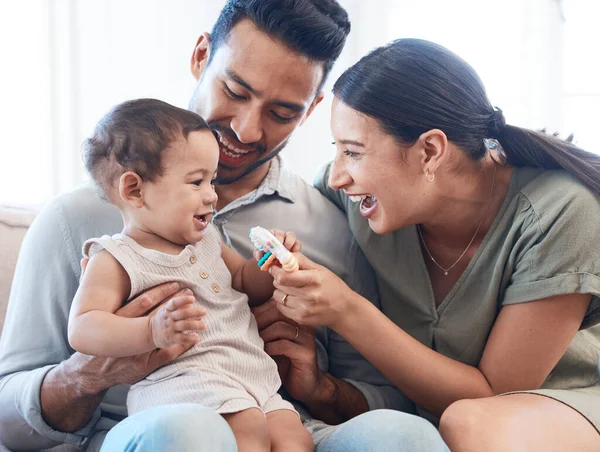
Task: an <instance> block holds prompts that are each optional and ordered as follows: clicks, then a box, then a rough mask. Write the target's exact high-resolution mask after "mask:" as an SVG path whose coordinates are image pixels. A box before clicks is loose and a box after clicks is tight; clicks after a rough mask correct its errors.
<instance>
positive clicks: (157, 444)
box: [101, 403, 237, 452]
mask: <svg viewBox="0 0 600 452" xmlns="http://www.w3.org/2000/svg"><path fill="white" fill-rule="evenodd" d="M170 450H173V451H177V452H236V451H237V446H236V444H235V437H234V436H233V432H232V431H231V429H230V428H229V425H228V424H227V422H225V419H223V417H222V416H221V415H220V414H218V413H217V412H216V411H214V410H211V409H210V408H205V407H203V406H202V405H198V404H194V403H182V404H178V405H165V406H160V407H156V408H151V409H149V410H145V411H142V412H140V413H137V414H134V415H133V416H129V417H128V418H126V419H124V420H122V421H121V422H119V423H118V424H117V425H116V426H115V427H113V428H112V429H111V430H110V432H108V434H107V435H106V438H105V439H104V443H103V444H102V449H101V452H119V451H123V452H146V451H148V452H150V451H152V452H155V451H156V452H162V451H170Z"/></svg>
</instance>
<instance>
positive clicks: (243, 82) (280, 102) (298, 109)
mask: <svg viewBox="0 0 600 452" xmlns="http://www.w3.org/2000/svg"><path fill="white" fill-rule="evenodd" d="M225 73H226V74H227V76H228V77H229V78H230V79H231V80H233V81H234V82H236V83H237V84H239V85H242V86H243V87H244V88H246V89H247V90H248V91H250V92H251V93H252V94H254V95H255V96H260V95H261V94H262V93H261V92H260V91H258V90H256V89H254V88H253V87H252V86H251V85H250V83H248V82H247V81H246V80H244V79H243V78H242V77H240V76H239V74H237V73H235V72H234V71H233V70H231V69H227V70H226V71H225ZM273 103H274V104H275V105H278V106H280V107H283V108H287V109H288V110H292V111H293V112H295V113H301V112H303V111H304V105H301V104H296V103H293V102H286V101H284V100H275V101H273Z"/></svg>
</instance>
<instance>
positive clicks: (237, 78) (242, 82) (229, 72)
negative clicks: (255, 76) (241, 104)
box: [225, 69, 260, 96]
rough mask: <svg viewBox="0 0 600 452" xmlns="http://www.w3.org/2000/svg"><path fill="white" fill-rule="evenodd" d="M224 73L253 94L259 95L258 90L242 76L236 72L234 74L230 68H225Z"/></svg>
mask: <svg viewBox="0 0 600 452" xmlns="http://www.w3.org/2000/svg"><path fill="white" fill-rule="evenodd" d="M225 73H226V74H227V76H228V77H229V78H230V79H232V80H233V81H234V82H236V83H238V84H240V85H242V86H243V87H244V88H246V89H247V90H248V91H250V92H251V93H252V94H254V95H255V96H259V95H260V93H259V92H258V91H256V90H255V89H254V88H252V86H250V84H249V83H248V82H247V81H246V80H244V79H243V78H242V77H240V76H239V75H238V74H236V73H235V72H234V71H232V70H231V69H227V70H226V71H225Z"/></svg>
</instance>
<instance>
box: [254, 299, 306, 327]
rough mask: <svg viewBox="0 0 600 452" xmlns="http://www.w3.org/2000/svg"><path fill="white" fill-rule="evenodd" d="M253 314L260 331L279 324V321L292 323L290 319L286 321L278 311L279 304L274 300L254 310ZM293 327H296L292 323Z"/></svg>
mask: <svg viewBox="0 0 600 452" xmlns="http://www.w3.org/2000/svg"><path fill="white" fill-rule="evenodd" d="M252 313H253V314H254V317H255V318H256V323H257V325H258V330H259V331H260V330H262V329H264V328H266V327H268V326H269V325H271V324H273V323H275V322H277V321H278V320H283V321H288V322H292V321H291V320H289V319H286V318H285V317H284V316H283V315H282V314H281V313H280V312H279V311H278V309H277V302H276V301H275V300H273V299H271V300H269V301H267V302H266V303H264V304H262V305H261V306H258V307H256V308H254V309H252ZM292 324H293V325H296V324H295V323H294V322H292Z"/></svg>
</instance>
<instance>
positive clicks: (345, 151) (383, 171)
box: [329, 98, 426, 234]
mask: <svg viewBox="0 0 600 452" xmlns="http://www.w3.org/2000/svg"><path fill="white" fill-rule="evenodd" d="M331 130H332V133H333V137H334V139H335V145H336V157H335V160H334V163H333V166H332V168H331V172H330V174H329V186H330V187H331V188H333V189H335V190H344V191H345V192H346V194H347V195H348V196H350V199H351V200H352V201H354V202H358V203H360V213H361V215H362V216H364V217H365V218H367V219H368V220H369V226H370V227H371V229H373V231H375V232H377V233H378V234H384V233H387V232H391V231H395V230H397V229H400V228H401V227H403V226H407V225H410V224H415V223H416V222H418V221H417V219H418V218H419V217H420V213H421V212H422V211H423V206H422V204H423V202H422V201H423V194H424V193H425V190H426V187H425V186H424V183H426V182H425V180H426V179H425V177H424V174H423V171H422V165H420V164H419V159H420V157H419V152H418V149H416V147H417V146H419V141H417V142H416V143H415V144H414V145H413V146H411V147H406V146H401V145H399V144H398V142H397V141H396V140H395V138H394V137H393V136H391V135H388V134H386V133H384V132H383V131H382V130H381V129H380V127H379V124H378V123H377V121H376V120H375V119H373V118H371V117H368V116H366V115H364V114H362V113H360V112H358V111H356V110H354V109H352V108H351V107H349V106H347V105H346V104H344V103H343V102H342V101H340V100H339V99H338V98H335V99H334V101H333V105H332V115H331ZM413 148H415V149H413Z"/></svg>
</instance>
